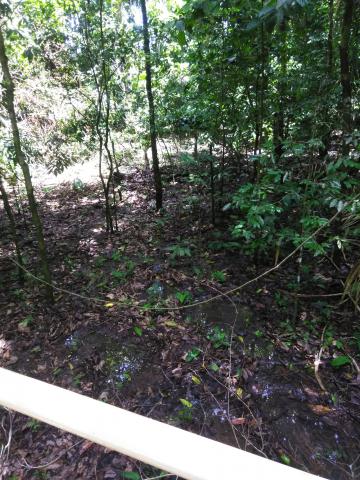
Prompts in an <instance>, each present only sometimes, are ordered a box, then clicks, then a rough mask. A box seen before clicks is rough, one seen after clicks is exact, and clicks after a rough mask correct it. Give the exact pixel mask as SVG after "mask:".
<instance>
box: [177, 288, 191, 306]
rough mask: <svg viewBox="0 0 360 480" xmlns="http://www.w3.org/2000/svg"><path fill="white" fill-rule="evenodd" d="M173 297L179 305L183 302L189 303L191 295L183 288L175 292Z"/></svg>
mask: <svg viewBox="0 0 360 480" xmlns="http://www.w3.org/2000/svg"><path fill="white" fill-rule="evenodd" d="M175 297H176V298H177V300H178V301H179V303H180V304H181V305H184V304H185V303H189V302H190V301H191V298H192V295H191V293H190V292H188V291H187V290H184V291H183V292H176V294H175Z"/></svg>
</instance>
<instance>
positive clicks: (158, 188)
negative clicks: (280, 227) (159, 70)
mask: <svg viewBox="0 0 360 480" xmlns="http://www.w3.org/2000/svg"><path fill="white" fill-rule="evenodd" d="M140 5H141V12H142V18H143V37H144V54H145V72H146V92H147V97H148V102H149V124H150V141H151V152H152V166H153V172H154V183H155V198H156V210H160V208H162V196H163V191H162V181H161V173H160V167H159V157H158V152H157V145H156V137H157V134H156V121H155V106H154V95H153V91H152V78H151V75H152V72H151V56H150V37H149V24H148V16H147V11H146V0H140Z"/></svg>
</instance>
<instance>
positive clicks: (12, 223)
mask: <svg viewBox="0 0 360 480" xmlns="http://www.w3.org/2000/svg"><path fill="white" fill-rule="evenodd" d="M0 193H1V198H2V201H3V204H4V209H5V212H6V215H7V217H8V219H9V225H10V231H11V236H12V238H13V242H14V245H15V252H16V259H17V263H18V266H17V269H18V279H19V282H20V283H23V282H24V270H23V267H24V262H23V259H22V256H21V249H20V242H19V236H18V234H17V231H16V222H15V217H14V214H13V211H12V208H11V205H10V202H9V198H8V195H7V192H6V190H5V186H4V184H3V181H2V178H1V175H0Z"/></svg>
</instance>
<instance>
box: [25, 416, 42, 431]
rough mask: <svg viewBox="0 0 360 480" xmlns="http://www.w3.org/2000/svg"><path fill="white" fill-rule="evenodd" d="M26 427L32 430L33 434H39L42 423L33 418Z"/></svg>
mask: <svg viewBox="0 0 360 480" xmlns="http://www.w3.org/2000/svg"><path fill="white" fill-rule="evenodd" d="M26 426H27V427H28V428H30V430H31V431H32V432H37V431H38V430H39V428H40V427H41V423H40V422H39V421H38V420H35V419H34V418H31V419H30V420H28V421H27V423H26Z"/></svg>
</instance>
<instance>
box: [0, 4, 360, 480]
mask: <svg viewBox="0 0 360 480" xmlns="http://www.w3.org/2000/svg"><path fill="white" fill-rule="evenodd" d="M0 64H1V104H0V194H1V195H0V196H1V199H2V205H1V207H0V228H1V238H0V260H1V265H0V312H1V319H0V327H1V330H0V363H1V365H2V366H5V367H7V366H10V368H11V369H15V370H16V371H18V372H22V373H26V374H29V375H32V376H35V377H37V378H42V379H44V380H46V381H48V382H50V383H57V384H59V385H61V386H64V387H65V388H71V389H75V390H77V391H80V392H82V393H84V394H87V395H91V396H93V397H95V398H100V399H101V400H103V401H109V402H111V403H113V404H115V405H118V406H123V407H124V408H129V409H132V410H134V411H139V412H140V413H142V414H146V415H147V414H149V415H150V413H148V412H149V411H150V412H153V408H155V407H153V406H154V405H158V404H165V405H166V407H164V411H162V410H161V411H160V412H156V413H154V415H155V418H158V419H160V420H163V421H166V422H168V423H172V424H175V425H178V426H181V427H182V428H187V429H190V430H192V431H195V432H197V433H201V434H205V435H206V436H209V437H211V438H216V439H219V440H220V441H224V442H225V443H230V444H235V445H236V446H238V447H241V448H245V449H248V450H250V451H253V452H256V453H258V454H264V455H265V456H267V457H268V458H272V459H276V460H279V461H282V462H283V463H285V464H288V465H289V464H292V465H293V466H296V467H298V468H302V469H304V470H308V471H309V470H310V471H311V472H313V473H316V474H320V475H324V476H327V477H330V478H334V479H335V478H360V477H359V475H360V474H359V473H358V472H359V471H360V470H359V468H360V465H358V463H359V462H358V458H357V457H356V455H355V453H356V450H357V449H356V447H355V445H356V444H357V445H358V444H359V441H360V438H359V435H360V425H359V414H360V325H359V317H360V316H359V313H360V258H359V247H360V188H359V186H360V175H359V171H360V168H359V167H360V2H359V0H173V1H170V0H0ZM73 172H77V173H76V174H74V173H73ZM79 172H80V173H79ZM89 175H91V176H92V177H91V180H89V178H90V177H89ZM60 179H61V180H60ZM232 309H233V311H232ZM245 311H246V313H244V312H245ZM213 317H216V318H213ZM105 324H106V325H107V327H106V329H105V331H104V330H102V329H103V328H104V325H105ZM114 329H115V330H116V332H115V331H114ZM94 332H96V333H94ZM99 332H100V333H99ZM101 332H102V333H101ZM110 332H111V333H110ZM94 335H95V337H94ZM96 335H97V336H96ZM104 339H105V340H104ZM109 339H110V340H109ZM129 339H130V340H129ZM109 342H110V343H109ZM113 342H115V343H116V344H117V345H118V344H121V345H123V346H122V347H121V348H122V350H121V355H120V353H119V351H118V350H117V349H118V348H119V347H114V345H113ZM166 344H168V345H167V347H166ZM269 345H270V346H269ZM125 346H126V348H129V349H128V350H126V353H124V352H125V351H124V350H123V348H125ZM269 348H270V350H271V352H272V353H270V350H269ZM64 349H65V350H64ZM75 350H76V352H77V353H76V359H75V353H74V352H75ZM109 351H110V352H112V353H111V355H112V356H111V355H110V354H109V355H108V354H106V355H107V356H106V355H105V353H104V352H109ZM114 351H116V352H117V353H116V354H114ZM69 352H70V353H69ZM157 354H159V355H158V356H157ZM124 355H125V356H126V358H127V357H129V358H130V360H129V361H128V364H129V365H130V364H131V365H132V367H131V368H130V367H126V369H125V370H123V366H124ZM120 356H121V358H122V361H123V363H122V365H123V366H122V367H121V369H120V370H121V372H120V370H119V368H120V367H119V361H120V360H119V359H120ZM89 358H90V359H92V360H91V361H92V363H91V362H90V364H89V360H88V359H89ZM131 359H132V360H131ZM129 362H130V363H129ZM264 362H265V363H266V362H267V363H266V365H267V366H266V367H265V366H264V364H265V363H264ZM269 362H270V363H271V362H272V363H271V368H272V369H270V367H269ZM125 363H126V362H125ZM128 364H127V365H128ZM144 364H148V365H152V368H153V370H152V373H151V374H149V375H148V376H147V377H146V378H145V379H144V378H142V380H138V383H139V384H140V386H139V385H138V384H137V383H136V381H135V380H134V378H135V377H136V375H137V372H139V371H141V370H142V369H143V367H144ZM129 368H130V370H129ZM266 369H267V370H266ZM294 369H295V370H294ZM296 369H299V371H298V370H296ZM270 370H271V380H266V378H265V377H264V375H265V373H264V372H265V371H266V372H270ZM285 370H286V373H284V372H285ZM119 372H120V373H119ZM154 372H156V373H154ZM161 372H162V373H161ZM294 372H295V373H294ZM267 375H270V373H268V374H267ZM287 375H290V377H289V378H290V380H289V381H288V382H287V385H288V384H291V385H292V387H286V388H285V385H284V384H285V383H286V380H283V384H282V385H278V387H279V388H278V389H276V388H275V389H274V392H276V393H274V394H272V395H273V396H272V397H271V398H272V402H273V403H271V408H269V404H270V403H269V402H268V403H266V405H265V403H262V400H261V399H264V398H265V397H264V395H265V394H264V392H265V384H266V385H267V383H266V382H270V383H274V381H275V380H274V379H275V378H276V379H277V380H276V381H279V379H281V378H285V377H286V378H288V377H287ZM291 375H293V377H291ZM152 376H153V377H154V382H155V383H158V384H159V385H160V387H161V385H162V382H165V384H164V385H166V382H167V386H164V387H161V388H160V387H159V391H156V388H155V386H154V384H153V383H152V382H151V378H152ZM106 378H107V379H108V380H105V379H106ZM109 379H110V380H109ZM300 379H302V380H300ZM149 382H150V383H149ZM256 382H258V383H256ZM261 382H263V384H261ZM299 382H300V383H301V386H299V384H298V383H299ZM131 385H132V386H131ZM134 385H135V386H134ZM280 387H281V388H280ZM289 388H290V389H289ZM302 388H303V389H304V391H305V390H306V391H305V393H304V394H303V395H304V396H303V399H302V400H301V401H300V400H299V398H298V397H297V396H296V395H297V394H295V393H294V392H295V390H296V391H298V390H299V389H302ZM221 389H222V391H221ZM219 390H220V391H219ZM135 391H136V393H134V392H135ZM169 391H171V392H172V393H169ZM260 391H261V392H262V393H261V394H260V393H259V392H260ZM309 391H310V392H311V393H309ZM119 392H120V393H119ZM139 392H140V393H139ZM141 392H142V393H141ZM146 392H147V393H146ZM159 392H160V393H159ZM164 392H166V393H164ZM209 392H210V393H209ZM289 392H290V393H289ZM141 395H143V396H141ZM266 395H267V394H266ZM266 395H265V396H266ZM287 395H290V397H291V400H290V404H291V402H295V401H296V402H298V403H299V404H296V405H295V404H294V411H296V412H297V413H296V414H294V415H297V417H296V418H298V419H300V420H299V423H300V424H301V425H302V427H304V425H303V423H304V422H305V420H304V418H305V416H306V415H305V414H303V415H301V414H300V413H299V412H301V411H303V409H304V402H305V404H306V405H308V406H310V410H309V411H310V412H311V413H310V414H309V415H314V416H320V417H323V416H325V417H326V418H327V416H330V417H331V415H333V416H337V417H338V419H340V417H341V415H343V417H341V418H343V420H344V421H343V425H348V424H349V425H350V423H351V424H352V422H354V424H352V426H351V431H350V430H349V429H350V427H349V429H348V428H347V427H346V428H345V427H344V426H343V425H342V426H341V428H343V430H342V431H341V432H340V433H339V435H340V437H339V436H338V437H336V435H338V433H336V432H335V430H334V431H331V432H330V433H329V435H328V438H330V437H331V438H337V439H338V438H340V440H337V443H336V446H334V445H330V444H329V445H325V446H324V447H323V450H321V451H320V450H317V448H318V446H319V445H320V444H321V445H322V443H321V442H326V441H327V440H326V437H327V434H326V431H323V435H322V439H321V440H319V438H318V437H317V436H315V437H314V436H311V435H310V434H308V432H309V430H311V431H315V430H316V428H318V424H316V423H314V425H317V427H315V426H314V425H312V426H311V428H310V427H309V425H308V424H307V425H306V427H304V428H303V430H301V428H302V427H301V428H300V430H301V432H302V433H299V432H298V431H297V430H296V429H295V427H294V428H293V430H292V433H291V434H289V433H288V430H287V433H286V435H285V433H284V431H283V430H282V428H283V425H282V424H281V419H283V418H285V417H286V415H290V414H289V411H288V409H289V407H288V406H286V401H285V399H286V398H287ZM140 397H141V398H140ZM139 398H140V399H141V401H143V400H144V398H146V399H147V400H146V401H149V398H150V399H152V400H151V401H150V404H147V405H148V408H147V410H146V408H145V409H143V410H141V408H142V407H141V408H140V407H139V408H140V410H137V408H138V404H139V402H140V400H139ZM254 399H255V400H254ZM257 399H260V400H257ZM266 399H267V400H268V397H266ZM135 400H136V401H135ZM132 401H134V403H132ZM138 401H139V402H138ZM144 402H145V400H144ZM159 402H160V403H159ZM214 402H215V403H214ZM223 402H224V403H223ZM140 403H141V402H140ZM300 404H301V406H300ZM142 405H145V403H143V404H142ZM215 407H216V408H215ZM214 409H215V410H216V409H217V412H218V413H216V414H214V416H215V417H216V418H217V420H218V417H219V415H220V414H219V412H220V411H221V412H223V413H221V415H223V417H224V419H223V421H224V422H225V423H226V425H227V427H228V428H230V430H231V434H229V433H227V436H226V435H225V434H223V431H222V430H221V428H220V427H219V428H218V427H213V426H211V425H212V424H211V425H210V424H209V423H208V420H207V415H206V413H205V412H214V411H215V410H214ZM201 410H202V412H204V419H203V420H200V416H201V415H202V413H201ZM270 410H271V413H269V412H270ZM274 411H279V417H276V415H274ZM199 412H200V413H199ZM286 412H287V413H286ZM208 415H209V416H210V417H211V415H212V414H211V413H208ZM221 415H220V417H221ZM5 417H6V416H4V420H3V430H4V434H5V433H6V431H7V428H6V426H4V425H5V424H6V425H7V423H6V422H9V421H10V420H8V419H7V417H6V418H5ZM275 417H276V419H275V420H274V418H275ZM221 418H222V417H221ZM279 418H280V421H279ZM286 418H288V417H286ZM306 418H307V421H309V416H307V417H306ZM356 418H357V420H356ZM347 419H348V420H347ZM316 421H318V420H316ZM331 421H332V422H333V423H332V424H331ZM331 421H330V423H329V422H328V423H327V422H326V421H324V422H325V424H326V425H327V426H326V428H328V429H330V428H331V429H336V428H340V424H341V422H342V421H339V420H337V422H335V421H334V420H331ZM11 422H12V420H11ZM16 422H17V423H16ZM16 422H15V423H11V424H12V425H13V426H12V427H11V428H13V429H14V432H12V436H13V437H14V438H15V439H16V440H14V442H15V444H14V446H13V447H12V448H11V449H10V442H8V441H7V439H8V438H10V434H9V437H6V438H5V439H4V441H3V448H2V450H0V466H1V465H2V469H3V472H4V474H3V475H4V477H2V473H1V472H0V478H12V479H13V480H15V479H22V478H65V476H67V477H68V478H69V477H70V478H128V479H135V480H139V479H143V478H147V476H148V477H151V475H152V476H154V475H158V476H157V477H156V478H161V476H164V475H166V473H164V472H162V473H161V472H160V473H159V471H156V470H154V469H151V467H147V466H142V465H141V464H139V463H138V464H135V463H131V461H130V460H124V458H125V457H120V456H118V457H114V458H115V460H114V458H113V457H111V459H110V463H109V462H107V460H106V459H104V458H105V457H104V455H105V454H104V453H103V451H102V450H100V447H96V446H94V447H91V448H94V449H97V450H96V455H94V456H93V458H95V457H96V458H97V463H96V464H95V475H96V469H97V468H99V472H100V473H99V476H94V473H90V463H91V462H90V459H89V458H90V457H89V458H88V457H86V455H85V457H84V455H83V454H84V452H86V449H84V447H83V444H82V446H80V447H79V449H78V450H77V452H78V455H79V457H76V456H75V455H76V453H74V452H76V449H75V450H73V451H72V452H68V449H69V448H72V447H69V445H70V444H71V443H74V441H73V440H71V437H70V436H68V437H66V436H64V435H65V434H60V433H59V432H58V433H54V432H56V431H55V430H54V429H53V430H50V428H49V427H48V430H46V427H45V426H44V425H42V426H40V424H38V423H36V421H35V420H30V421H26V419H24V418H23V417H20V416H19V417H17V421H16ZM29 422H30V423H29ZM31 422H33V423H31ZM34 422H35V423H34ZM314 422H315V420H314ZM321 422H322V420H321V421H320V423H321ZM334 422H335V423H334ZM347 422H348V423H347ZM210 423H211V422H210ZM220 423H221V422H220ZM293 423H294V422H293ZM201 424H202V426H201ZM335 424H336V425H335ZM199 425H200V426H199ZM229 425H230V427H229ZM329 425H330V426H329ZM204 428H205V430H204ZM207 428H209V430H206V429H207ZM287 428H288V427H287ZM319 428H320V427H319ZM321 428H323V427H321ZM324 428H325V427H324ZM39 429H40V431H41V429H43V430H42V433H43V436H42V437H40V435H39ZM240 430H241V432H240ZM245 430H246V431H245ZM24 431H25V432H27V435H25V437H24V438H23V439H22V440H21V441H20V439H19V438H20V437H21V436H22V434H21V432H24ZM304 431H306V435H307V436H306V435H305V436H304V435H303V432H304ZM49 432H50V433H49ZM294 432H295V433H294ZM296 432H297V433H296ZM51 435H53V436H57V435H60V437H59V438H60V439H62V440H61V441H63V443H62V444H61V445H62V446H61V445H60V444H58V445H57V446H58V447H59V448H60V447H61V448H62V449H64V450H65V452H67V453H66V455H65V456H64V457H63V458H62V460H61V461H56V463H55V465H58V464H59V466H58V470H56V469H51V468H49V469H47V468H43V469H37V468H35V467H34V468H30V466H29V465H30V464H29V463H28V462H27V461H26V460H25V461H20V460H19V458H20V457H21V455H22V456H23V459H24V458H25V457H26V455H30V454H26V452H30V451H33V452H35V454H34V455H35V456H33V457H31V458H30V463H33V464H35V465H36V464H41V463H44V464H46V463H47V461H48V460H46V461H44V459H49V458H50V461H52V460H53V457H51V454H50V453H49V451H48V450H47V448H49V445H50V444H49V443H46V441H50V440H49V438H50V437H49V436H51ZM61 435H62V436H61ZM272 435H274V436H275V437H272ZM291 435H293V438H292V440H289V438H290V437H291ZM230 437H231V439H229V438H230ZM280 437H281V438H285V437H286V438H288V440H286V442H285V440H284V441H282V440H279V438H280ZM51 438H52V437H51ZM234 438H235V440H234ZM272 438H276V439H277V440H276V441H274V440H272ZM300 439H301V440H300ZM0 440H1V437H0ZM66 442H68V443H66ZM297 442H298V443H299V445H300V443H301V447H300V446H299V445H297ZM329 442H330V440H329ZM60 443H61V442H60ZM45 445H48V446H47V447H46V446H45ZM5 446H6V447H5ZM87 448H90V447H89V446H87ZM306 448H309V450H306ZM319 448H320V447H319ZM17 451H20V457H19V455H17V456H16V452H17ZM335 451H336V454H334V452H335ZM24 452H25V453H24ZM329 452H331V454H330V453H329ZM58 453H59V452H57V453H56V452H55V453H54V456H55V457H56V458H57V455H58ZM49 455H50V457H49ZM72 455H73V456H72ZM334 455H335V456H334ZM105 456H106V455H105ZM80 457H81V461H80V460H79V458H80ZM27 458H28V457H27ZM84 458H85V460H84ZM106 458H107V457H106ZM91 461H93V460H91ZM24 462H25V463H24ZM59 462H60V463H59ZM89 462H90V463H89ZM111 462H112V463H111ZM116 462H118V463H116ZM356 462H358V463H356ZM91 465H92V466H91V468H93V464H91ZM97 466H98V467H97ZM76 468H78V470H76ZM59 469H60V470H59ZM110 470H111V471H114V472H115V473H114V476H110V475H109V476H106V475H107V473H106V472H108V471H110ZM59 471H60V473H59ZM39 472H40V473H39ZM91 472H93V470H91ZM56 475H59V476H56ZM61 475H63V476H61ZM121 475H122V476H121ZM174 478H175V477H174ZM234 478H235V477H234Z"/></svg>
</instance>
